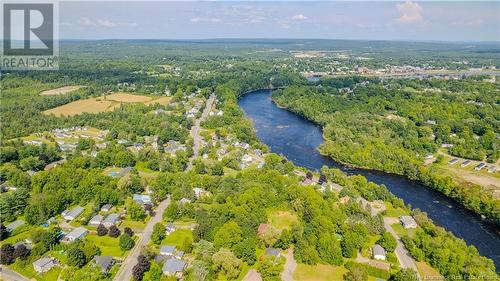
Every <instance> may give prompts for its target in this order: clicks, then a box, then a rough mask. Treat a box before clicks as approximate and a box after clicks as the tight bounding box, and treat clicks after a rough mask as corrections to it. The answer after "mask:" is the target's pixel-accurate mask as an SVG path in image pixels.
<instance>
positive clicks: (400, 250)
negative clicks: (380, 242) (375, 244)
mask: <svg viewBox="0 0 500 281" xmlns="http://www.w3.org/2000/svg"><path fill="white" fill-rule="evenodd" d="M398 222H399V220H398V219H397V218H387V217H384V227H385V230H387V232H389V233H391V234H392V235H393V236H394V237H395V238H396V242H397V246H396V251H395V253H396V257H397V258H398V261H399V264H400V265H401V267H402V268H411V269H413V270H415V271H416V272H417V275H418V279H419V280H422V278H421V277H420V274H419V273H418V270H417V266H416V265H415V262H414V261H413V258H412V257H411V256H410V254H409V253H408V251H407V250H406V248H405V246H404V245H403V242H401V239H400V238H399V236H398V235H397V234H396V232H395V231H394V229H392V227H391V224H394V223H398Z"/></svg>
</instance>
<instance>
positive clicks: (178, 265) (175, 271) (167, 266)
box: [162, 258, 186, 278]
mask: <svg viewBox="0 0 500 281" xmlns="http://www.w3.org/2000/svg"><path fill="white" fill-rule="evenodd" d="M185 267H186V263H185V262H184V261H181V260H178V259H174V258H171V259H168V260H167V261H166V262H165V263H164V264H163V268H162V272H163V274H165V275H169V276H177V278H181V277H182V274H183V271H184V268H185Z"/></svg>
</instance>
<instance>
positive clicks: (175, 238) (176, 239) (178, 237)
mask: <svg viewBox="0 0 500 281" xmlns="http://www.w3.org/2000/svg"><path fill="white" fill-rule="evenodd" d="M186 237H191V238H193V233H192V232H191V230H189V229H177V230H176V231H174V232H172V234H170V235H168V236H167V237H165V239H163V240H162V241H161V244H160V245H174V246H176V247H177V248H180V247H181V246H182V242H183V241H184V239H185V238H186Z"/></svg>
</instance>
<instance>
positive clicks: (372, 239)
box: [361, 235, 380, 258]
mask: <svg viewBox="0 0 500 281" xmlns="http://www.w3.org/2000/svg"><path fill="white" fill-rule="evenodd" d="M378 239H380V235H370V236H369V237H368V240H367V242H366V243H365V244H363V246H362V247H361V255H362V256H363V257H367V258H369V257H370V256H371V254H370V253H371V247H372V246H373V245H375V243H376V242H377V240H378Z"/></svg>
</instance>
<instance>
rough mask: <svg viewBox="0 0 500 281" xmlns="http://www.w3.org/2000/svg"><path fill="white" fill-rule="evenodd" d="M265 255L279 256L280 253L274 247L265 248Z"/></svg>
mask: <svg viewBox="0 0 500 281" xmlns="http://www.w3.org/2000/svg"><path fill="white" fill-rule="evenodd" d="M266 256H270V257H275V258H279V257H280V256H281V253H280V251H279V250H278V249H276V248H267V249H266Z"/></svg>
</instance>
